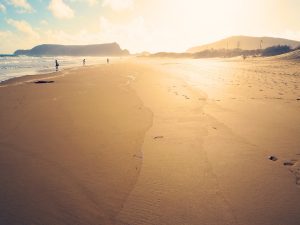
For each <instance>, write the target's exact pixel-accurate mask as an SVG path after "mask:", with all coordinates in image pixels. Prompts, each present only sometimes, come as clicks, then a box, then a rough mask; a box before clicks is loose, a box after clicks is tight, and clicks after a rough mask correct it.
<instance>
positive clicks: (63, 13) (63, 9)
mask: <svg viewBox="0 0 300 225" xmlns="http://www.w3.org/2000/svg"><path fill="white" fill-rule="evenodd" d="M48 9H49V10H50V11H51V12H52V14H53V16H55V17H56V18H59V19H70V18H73V17H74V11H73V10H72V9H71V8H70V7H69V6H68V5H67V4H66V3H65V2H64V1H63V0H51V2H50V4H49V6H48Z"/></svg>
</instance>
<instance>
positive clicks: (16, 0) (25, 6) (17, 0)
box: [7, 0, 33, 13]
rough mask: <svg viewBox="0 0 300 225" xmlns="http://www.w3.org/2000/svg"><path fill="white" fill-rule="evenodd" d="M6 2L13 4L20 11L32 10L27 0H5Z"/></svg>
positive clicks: (28, 11)
mask: <svg viewBox="0 0 300 225" xmlns="http://www.w3.org/2000/svg"><path fill="white" fill-rule="evenodd" d="M7 2H8V4H10V5H13V6H14V7H16V8H19V9H20V10H19V11H18V12H20V13H30V12H33V8H32V6H31V5H30V4H29V3H28V2H27V0H7Z"/></svg>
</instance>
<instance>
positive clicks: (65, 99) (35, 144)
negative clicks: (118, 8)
mask: <svg viewBox="0 0 300 225" xmlns="http://www.w3.org/2000/svg"><path fill="white" fill-rule="evenodd" d="M299 71H300V64H299V62H297V61H292V60H290V61H288V60H280V59H270V60H264V59H249V60H246V61H242V60H241V59H226V60H224V59H211V60H204V59H201V60H193V59H146V58H144V59H143V58H128V59H123V60H120V61H118V62H115V63H112V64H109V65H98V66H87V67H82V68H76V69H69V70H65V71H62V72H59V73H54V74H49V75H41V76H28V77H23V78H18V79H14V80H10V81H8V82H6V83H3V84H2V85H1V86H0V108H1V110H0V125H1V129H0V150H1V151H0V154H1V156H0V158H1V162H0V177H1V186H0V196H1V201H0V224H9V225H11V224H12V225H19V224H40V225H48V224H49V225H52V224H55V225H65V224H70V225H74V224H91V225H94V224H118V225H121V224H122V225H123V224H124V225H125V224H126V225H129V224H130V225H141V224H153V225H159V224H161V225H165V224H169V225H177V224H178V225H182V224H189V225H192V224H201V225H227V224H228V225H275V224H278V225H279V224H280V225H281V224H282V225H283V224H284V225H297V224H299V221H300V214H299V212H300V139H299V137H300V116H299V113H300V89H299V88H300V73H299ZM37 80H45V81H54V82H53V83H41V84H36V83H34V81H37ZM269 156H274V157H275V159H277V160H270V159H269V158H268V157H269Z"/></svg>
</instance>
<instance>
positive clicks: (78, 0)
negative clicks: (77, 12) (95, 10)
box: [69, 0, 99, 6]
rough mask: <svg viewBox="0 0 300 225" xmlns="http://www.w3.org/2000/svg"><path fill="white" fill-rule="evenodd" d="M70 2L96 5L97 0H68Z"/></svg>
mask: <svg viewBox="0 0 300 225" xmlns="http://www.w3.org/2000/svg"><path fill="white" fill-rule="evenodd" d="M69 1H70V2H86V3H88V4H89V5H90V6H92V5H96V4H97V3H98V2H99V1H98V0H69Z"/></svg>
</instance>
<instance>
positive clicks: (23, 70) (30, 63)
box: [0, 55, 106, 82]
mask: <svg viewBox="0 0 300 225" xmlns="http://www.w3.org/2000/svg"><path fill="white" fill-rule="evenodd" d="M83 59H86V65H87V66H88V65H96V64H104V63H106V57H84V56H82V57H68V56H60V57H30V56H7V55H4V56H1V55H0V82H2V81H5V80H8V79H11V78H15V77H21V76H25V75H37V74H45V73H51V72H55V71H56V68H55V60H57V61H58V63H59V70H63V69H66V68H72V67H79V66H82V65H83Z"/></svg>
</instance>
